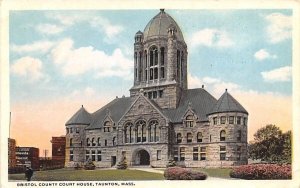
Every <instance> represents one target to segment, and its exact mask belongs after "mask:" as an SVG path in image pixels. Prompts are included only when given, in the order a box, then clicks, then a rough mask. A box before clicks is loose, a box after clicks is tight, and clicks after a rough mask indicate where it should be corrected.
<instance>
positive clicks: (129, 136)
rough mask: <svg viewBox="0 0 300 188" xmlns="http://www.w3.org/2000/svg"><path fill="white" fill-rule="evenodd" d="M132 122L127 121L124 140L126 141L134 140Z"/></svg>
mask: <svg viewBox="0 0 300 188" xmlns="http://www.w3.org/2000/svg"><path fill="white" fill-rule="evenodd" d="M132 126H133V124H132V123H126V124H125V128H124V142H125V143H131V142H132V140H133V139H132V138H133V135H132Z"/></svg>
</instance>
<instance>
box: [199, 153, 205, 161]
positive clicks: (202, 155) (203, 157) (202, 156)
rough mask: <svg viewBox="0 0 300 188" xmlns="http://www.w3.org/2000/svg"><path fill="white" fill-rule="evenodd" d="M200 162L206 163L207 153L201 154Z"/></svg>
mask: <svg viewBox="0 0 300 188" xmlns="http://www.w3.org/2000/svg"><path fill="white" fill-rule="evenodd" d="M200 160H201V161H205V160H206V153H200Z"/></svg>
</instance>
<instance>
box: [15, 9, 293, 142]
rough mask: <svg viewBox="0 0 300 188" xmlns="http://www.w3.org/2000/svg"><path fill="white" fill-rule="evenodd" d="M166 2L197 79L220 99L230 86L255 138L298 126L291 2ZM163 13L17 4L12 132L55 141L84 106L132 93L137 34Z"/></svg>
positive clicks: (193, 84) (192, 82)
mask: <svg viewBox="0 0 300 188" xmlns="http://www.w3.org/2000/svg"><path fill="white" fill-rule="evenodd" d="M165 11H166V12H167V13H168V14H170V15H171V16H172V17H173V18H174V19H175V20H176V21H177V23H178V25H179V26H180V28H181V30H182V32H183V35H184V38H185V41H186V43H187V46H188V53H189V54H188V71H189V74H188V85H189V88H197V87H201V85H202V84H204V85H205V89H206V90H207V91H208V92H210V93H211V94H212V95H213V96H214V97H216V98H219V97H220V96H221V95H222V93H223V92H224V91H225V89H226V88H227V89H228V91H229V93H231V94H232V95H233V96H234V97H235V98H236V99H237V100H238V101H240V103H241V104H242V105H243V106H244V107H245V108H246V109H247V111H248V112H249V114H250V115H249V131H248V136H249V138H250V140H251V138H252V135H253V134H254V133H255V131H256V130H257V129H258V128H261V127H262V126H264V125H266V124H276V125H277V126H279V127H281V128H282V129H283V130H290V129H291V127H292V118H291V116H292V115H291V114H292V38H291V34H292V15H293V13H292V10H283V9H274V10H272V9H261V10H255V9H253V10H204V9H203V10H202V9H199V10H165ZM158 13H159V10H99V11H95V10H93V11H74V10H72V11H10V17H9V19H10V20H9V34H10V36H9V44H10V46H9V47H10V49H9V52H10V56H9V57H10V101H11V111H12V137H14V138H16V139H17V140H19V143H21V145H26V144H27V145H29V146H37V147H40V148H50V146H49V145H50V143H49V140H50V138H51V136H55V135H56V136H59V135H63V134H64V133H65V129H64V124H65V122H66V121H67V120H68V119H69V118H70V117H71V116H72V115H73V114H74V113H75V112H76V111H77V110H78V109H79V108H80V107H81V105H84V106H85V107H86V109H87V110H88V111H89V112H94V111H96V110H97V109H99V108H101V107H102V106H103V105H105V104H106V103H108V102H109V101H110V100H112V99H113V98H115V97H116V96H119V97H120V96H122V95H125V96H129V89H130V88H131V86H132V85H133V42H134V35H135V33H136V32H137V31H138V30H141V31H143V30H144V28H145V26H146V25H147V23H148V22H149V21H150V19H151V18H152V17H154V16H155V15H156V14H158ZM37 127H39V129H37ZM31 137H35V138H37V139H40V140H44V141H43V142H40V143H36V142H35V141H34V140H32V139H29V138H31ZM45 139H46V140H45Z"/></svg>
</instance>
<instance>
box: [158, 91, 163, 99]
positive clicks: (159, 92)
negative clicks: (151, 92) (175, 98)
mask: <svg viewBox="0 0 300 188" xmlns="http://www.w3.org/2000/svg"><path fill="white" fill-rule="evenodd" d="M158 96H159V98H162V97H163V90H159V91H158Z"/></svg>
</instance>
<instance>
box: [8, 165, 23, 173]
mask: <svg viewBox="0 0 300 188" xmlns="http://www.w3.org/2000/svg"><path fill="white" fill-rule="evenodd" d="M24 172H25V167H23V166H17V167H9V168H8V173H9V174H19V173H24Z"/></svg>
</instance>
